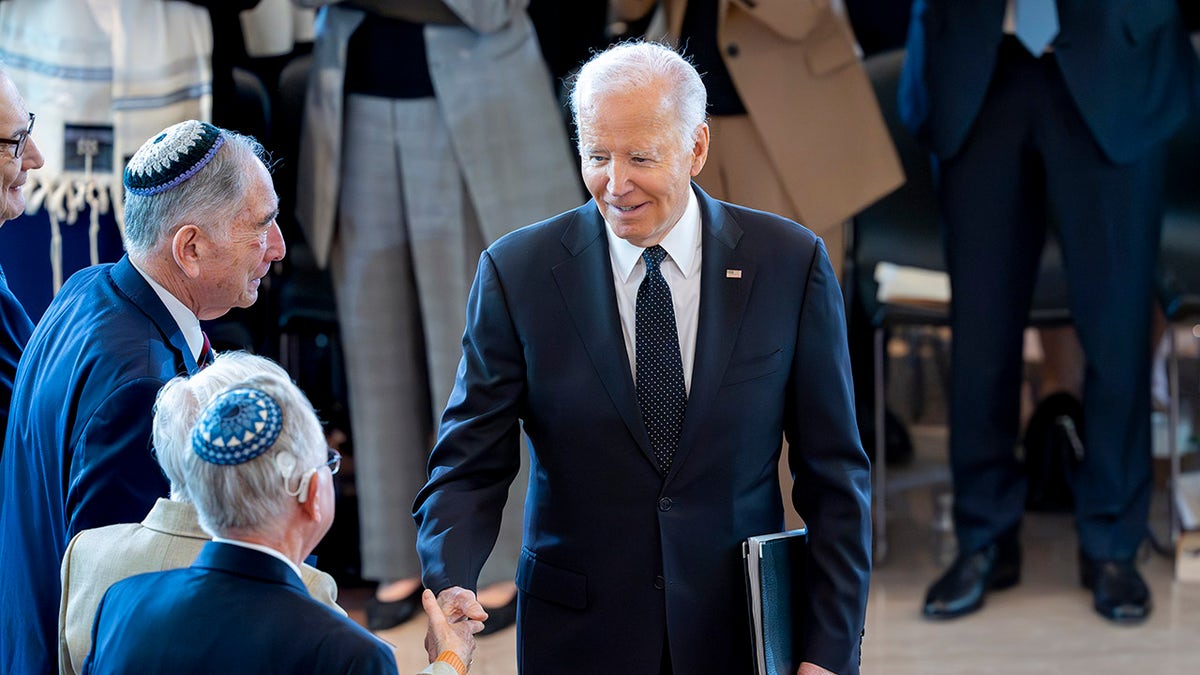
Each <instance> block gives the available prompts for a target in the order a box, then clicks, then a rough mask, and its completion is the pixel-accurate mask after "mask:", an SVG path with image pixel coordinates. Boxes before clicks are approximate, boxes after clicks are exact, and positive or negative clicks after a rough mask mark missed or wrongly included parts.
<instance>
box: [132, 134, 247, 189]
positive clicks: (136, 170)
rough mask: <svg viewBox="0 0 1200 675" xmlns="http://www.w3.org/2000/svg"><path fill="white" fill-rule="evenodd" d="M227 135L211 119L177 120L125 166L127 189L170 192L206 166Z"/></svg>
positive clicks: (145, 145)
mask: <svg viewBox="0 0 1200 675" xmlns="http://www.w3.org/2000/svg"><path fill="white" fill-rule="evenodd" d="M224 143H225V135H224V134H222V133H221V130H220V129H218V128H217V127H214V126H213V125H211V124H209V123H208V122H199V121H197V120H188V121H186V122H180V123H179V124H173V125H171V126H169V127H167V128H166V129H163V130H162V133H160V134H159V135H157V136H155V137H154V138H151V139H150V140H148V141H146V142H145V143H143V144H142V147H140V148H138V151H137V152H135V153H134V154H133V157H132V158H130V160H129V164H128V165H127V166H126V167H125V189H126V190H129V191H130V192H132V193H133V194H135V195H143V196H145V195H154V194H158V193H160V192H166V191H167V190H170V189H171V188H173V187H175V186H176V185H179V184H180V183H182V182H184V181H186V180H187V179H189V178H191V177H192V176H195V175H196V172H198V171H200V169H202V168H204V165H205V164H208V163H209V162H210V161H211V160H212V158H213V156H214V155H216V154H217V150H220V149H221V145H222V144H224Z"/></svg>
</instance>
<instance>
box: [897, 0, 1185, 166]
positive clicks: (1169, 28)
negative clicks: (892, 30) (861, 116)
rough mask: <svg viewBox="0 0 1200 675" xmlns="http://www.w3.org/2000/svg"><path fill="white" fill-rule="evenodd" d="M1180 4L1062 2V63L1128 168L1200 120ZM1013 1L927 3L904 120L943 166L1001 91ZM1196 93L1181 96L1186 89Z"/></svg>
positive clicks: (919, 9) (1163, 0)
mask: <svg viewBox="0 0 1200 675" xmlns="http://www.w3.org/2000/svg"><path fill="white" fill-rule="evenodd" d="M1176 2H1177V0H1058V12H1059V24H1060V30H1059V34H1058V37H1057V38H1055V40H1054V42H1053V47H1054V56H1055V60H1056V62H1057V63H1058V65H1059V67H1060V68H1061V69H1062V74H1063V78H1064V80H1065V81H1066V83H1067V88H1068V89H1069V90H1070V92H1071V97H1072V98H1073V99H1074V101H1075V104H1076V106H1078V108H1079V112H1080V113H1081V114H1082V115H1083V119H1084V121H1085V122H1086V123H1087V125H1088V128H1089V130H1090V131H1091V132H1092V135H1093V136H1094V137H1095V139H1096V142H1097V144H1099V146H1100V149H1101V150H1102V151H1103V152H1104V154H1105V155H1106V156H1107V157H1108V158H1109V159H1110V160H1112V161H1113V162H1116V163H1119V164H1121V163H1127V162H1131V161H1133V160H1136V159H1138V158H1140V157H1142V156H1143V155H1144V153H1145V152H1146V150H1148V149H1149V148H1150V147H1152V146H1154V145H1155V144H1157V143H1159V142H1161V141H1163V140H1165V139H1166V138H1168V137H1169V136H1170V135H1171V133H1172V132H1174V130H1175V129H1177V128H1178V127H1179V124H1180V123H1181V122H1182V121H1183V120H1184V119H1185V118H1186V117H1187V115H1188V113H1189V112H1190V111H1191V105H1192V102H1191V98H1192V96H1193V95H1194V92H1195V91H1197V84H1198V82H1200V73H1198V71H1197V67H1196V54H1195V52H1194V51H1193V49H1192V47H1191V44H1190V42H1188V39H1187V33H1186V31H1185V29H1184V26H1183V23H1182V21H1181V20H1180V16H1179V10H1178V7H1177V5H1176ZM1004 8H1005V0H971V1H970V2H962V1H961V0H917V1H916V3H915V4H914V5H913V10H912V11H913V19H912V21H911V22H910V24H909V25H910V30H909V37H908V54H907V59H908V60H907V62H906V63H905V66H904V74H903V79H902V80H901V85H900V110H901V116H902V117H903V118H904V120H905V124H906V125H907V126H908V127H909V129H911V130H912V131H913V133H914V135H915V136H916V137H917V138H918V139H921V140H923V141H924V142H926V143H928V144H929V146H930V147H931V148H932V149H933V151H934V153H936V154H937V155H938V156H939V157H943V158H946V157H951V156H953V155H954V153H955V152H957V151H958V149H959V148H960V147H961V146H962V143H963V141H964V140H965V139H966V136H967V132H968V131H970V129H971V125H972V124H973V123H974V121H975V117H976V115H978V114H979V110H980V108H981V107H982V105H983V97H984V95H985V94H986V93H987V89H988V85H989V84H990V83H991V79H992V72H993V71H994V70H995V67H996V58H997V53H998V47H999V44H1000V40H1001V39H1002V38H1003V21H1004ZM1185 82H1186V83H1187V86H1181V83H1185Z"/></svg>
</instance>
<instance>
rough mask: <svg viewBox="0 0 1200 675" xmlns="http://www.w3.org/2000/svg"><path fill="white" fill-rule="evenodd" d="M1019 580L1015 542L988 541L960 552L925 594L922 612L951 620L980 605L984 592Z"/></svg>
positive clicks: (930, 616) (1010, 584)
mask: <svg viewBox="0 0 1200 675" xmlns="http://www.w3.org/2000/svg"><path fill="white" fill-rule="evenodd" d="M1020 580H1021V550H1020V548H1019V547H1018V546H1017V544H1016V543H1015V542H1011V543H1007V542H1006V543H1003V544H1001V543H997V542H992V543H990V544H988V545H987V546H984V547H983V548H981V549H979V550H978V551H973V552H971V553H964V554H960V555H959V556H958V557H957V558H955V559H954V564H952V565H950V569H948V570H946V573H945V574H943V575H942V576H941V578H940V579H938V580H937V581H936V582H934V584H933V585H932V586H930V587H929V592H928V593H927V594H926V595H925V607H924V609H923V613H924V614H925V616H926V618H930V619H953V618H956V617H960V616H964V615H966V614H970V613H971V612H974V611H976V610H978V609H979V608H980V607H983V597H984V596H985V595H987V592H988V591H997V590H1000V589H1004V588H1009V587H1010V586H1015V585H1016V584H1017V582H1019V581H1020Z"/></svg>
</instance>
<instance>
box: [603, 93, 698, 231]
mask: <svg viewBox="0 0 1200 675" xmlns="http://www.w3.org/2000/svg"><path fill="white" fill-rule="evenodd" d="M664 86H665V85H663V84H662V83H657V84H649V85H645V86H642V87H639V88H635V89H632V90H625V91H604V92H596V93H595V94H593V95H592V99H591V100H590V101H588V102H587V103H588V104H587V105H585V106H581V108H580V113H579V127H580V129H579V141H580V142H579V148H580V156H581V160H582V173H583V181H584V183H585V184H586V185H587V189H588V192H590V193H591V195H592V197H593V198H594V199H595V200H596V206H597V208H599V209H600V214H601V215H602V216H603V217H604V220H605V222H607V223H608V226H609V227H610V228H612V230H613V232H614V233H615V234H616V235H617V236H618V237H620V238H621V239H624V240H626V241H628V242H629V243H631V244H634V245H635V246H641V247H648V246H653V245H655V244H657V243H659V242H660V241H662V239H663V237H665V236H666V234H667V232H669V231H670V230H671V228H672V227H673V226H674V225H675V223H676V222H677V221H678V220H679V218H680V216H682V215H683V211H684V209H685V208H686V207H687V203H688V191H689V190H690V189H691V179H692V177H694V176H695V175H696V174H698V173H700V169H702V168H703V167H704V160H705V158H707V156H708V125H707V124H701V125H700V126H699V127H698V128H697V129H696V130H695V133H694V135H692V137H691V141H690V143H686V144H685V143H684V142H682V139H681V138H680V133H679V128H680V120H679V116H678V115H677V114H676V112H675V111H673V110H671V109H670V107H669V106H668V105H666V104H665V97H664V96H663V87H664Z"/></svg>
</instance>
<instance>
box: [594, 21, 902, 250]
mask: <svg viewBox="0 0 1200 675" xmlns="http://www.w3.org/2000/svg"><path fill="white" fill-rule="evenodd" d="M719 2H720V7H719V16H720V17H721V19H720V25H719V26H718V29H717V41H718V42H719V43H720V48H721V53H722V54H723V57H724V60H725V66H726V67H727V68H728V69H729V75H730V77H731V78H732V79H733V83H734V86H735V87H736V88H737V91H738V95H739V96H740V97H741V99H742V104H743V105H744V106H745V107H746V112H747V114H748V116H749V118H750V120H751V122H752V123H753V124H754V126H755V128H756V129H757V131H758V133H759V135H760V136H761V138H762V140H763V144H764V145H765V146H766V148H767V152H768V153H769V155H770V157H771V160H772V163H773V164H774V166H775V171H776V173H777V175H778V176H779V177H780V180H781V181H782V182H783V184H784V186H785V188H786V189H787V192H788V196H789V197H790V198H791V200H792V202H793V204H795V206H796V208H797V210H798V211H799V216H800V217H799V220H800V222H801V223H802V224H804V225H805V226H807V227H808V228H810V229H812V230H815V231H817V232H820V231H822V230H824V229H826V228H828V227H830V226H833V225H835V224H837V223H840V222H842V221H844V220H846V219H847V218H849V217H850V216H852V215H854V214H855V213H857V212H859V211H860V210H862V209H863V208H865V207H867V206H868V205H870V204H871V203H872V202H874V201H875V200H877V199H879V198H880V197H883V196H884V195H886V194H887V193H889V192H891V191H892V190H894V189H896V188H897V187H899V186H900V185H901V184H903V183H904V171H903V169H901V168H900V161H899V159H898V158H897V156H896V151H895V148H894V147H893V146H892V140H891V137H890V136H889V135H888V131H887V127H886V126H885V125H884V122H883V117H882V115H881V113H880V111H879V104H878V102H877V101H876V100H875V94H874V92H873V90H872V89H871V85H870V82H869V81H868V80H867V76H866V73H865V72H864V71H863V68H862V65H861V63H860V62H859V58H858V51H857V49H856V46H855V41H854V35H853V33H852V32H851V31H850V28H849V26H848V25H847V24H846V22H845V21H844V20H843V19H842V18H841V17H839V16H838V15H837V14H836V13H835V12H834V11H833V9H832V8H831V6H830V2H829V0H719ZM656 4H659V2H658V0H612V8H613V10H614V13H615V16H616V18H619V19H623V20H634V19H638V18H641V17H643V16H645V15H646V13H647V12H649V11H650V10H651V9H653V8H654V6H655V5H656ZM661 5H662V11H664V12H665V14H666V16H665V18H666V31H667V34H666V35H665V36H650V37H666V38H667V39H668V40H672V41H675V40H677V38H678V36H679V29H680V26H682V24H683V15H684V11H685V10H686V9H687V0H661ZM714 142H719V141H718V140H716V139H714Z"/></svg>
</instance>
